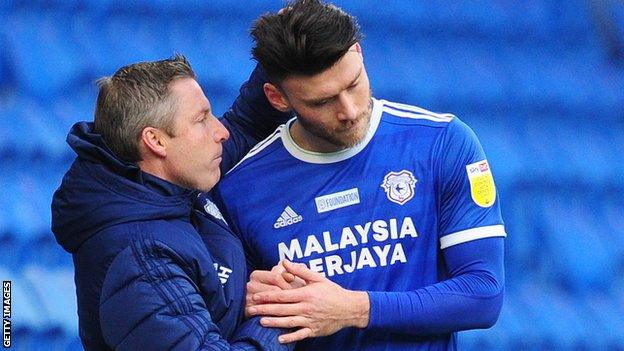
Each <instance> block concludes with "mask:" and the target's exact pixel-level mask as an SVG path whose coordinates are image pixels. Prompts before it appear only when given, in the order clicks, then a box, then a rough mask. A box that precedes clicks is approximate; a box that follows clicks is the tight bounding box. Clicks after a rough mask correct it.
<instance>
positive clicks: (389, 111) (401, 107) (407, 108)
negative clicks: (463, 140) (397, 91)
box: [377, 100, 457, 128]
mask: <svg viewBox="0 0 624 351" xmlns="http://www.w3.org/2000/svg"><path fill="white" fill-rule="evenodd" d="M377 102H378V103H379V104H380V105H381V111H382V122H385V123H390V124H395V125H421V126H429V127H434V128H447V127H448V126H449V124H451V123H452V122H453V120H455V119H456V118H457V117H455V116H454V115H452V114H450V113H437V112H432V111H429V110H427V109H424V108H422V107H418V106H415V105H409V104H404V103H398V102H392V101H387V100H377Z"/></svg>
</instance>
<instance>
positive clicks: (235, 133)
mask: <svg viewBox="0 0 624 351" xmlns="http://www.w3.org/2000/svg"><path fill="white" fill-rule="evenodd" d="M266 82H267V78H266V74H265V73H264V70H263V69H262V68H261V67H260V65H256V68H255V69H254V71H253V72H252V74H251V76H250V77H249V80H248V81H247V82H246V83H244V84H243V85H242V86H241V88H240V94H239V95H238V97H237V98H236V100H235V101H234V103H233V104H232V106H231V107H230V109H229V110H228V111H227V112H226V113H225V114H224V115H223V116H222V117H221V119H220V120H221V123H223V125H224V126H225V127H226V128H227V129H228V131H229V132H230V138H229V139H228V140H227V141H226V142H225V143H224V144H223V161H222V162H221V174H225V173H227V171H229V170H230V169H231V168H232V167H233V166H234V165H235V164H236V163H238V161H240V160H241V159H242V158H243V156H245V155H246V154H247V152H248V151H249V150H250V149H251V148H252V147H253V146H254V145H256V144H257V143H259V142H260V141H262V140H263V139H264V138H267V137H268V136H269V135H270V134H271V133H273V132H274V131H275V129H277V127H279V126H280V125H281V124H284V123H286V121H288V119H289V118H291V117H292V116H294V115H293V114H292V113H290V112H285V113H284V112H279V111H278V110H276V109H274V108H273V106H271V104H270V103H269V101H268V100H267V98H266V96H265V95H264V90H263V85H264V83H266Z"/></svg>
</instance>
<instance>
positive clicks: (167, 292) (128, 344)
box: [100, 237, 289, 350]
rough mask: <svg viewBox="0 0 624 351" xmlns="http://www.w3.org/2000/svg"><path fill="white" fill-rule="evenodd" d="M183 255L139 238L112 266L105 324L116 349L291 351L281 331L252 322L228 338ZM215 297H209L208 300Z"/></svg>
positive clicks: (109, 341)
mask: <svg viewBox="0 0 624 351" xmlns="http://www.w3.org/2000/svg"><path fill="white" fill-rule="evenodd" d="M181 262H182V259H181V257H180V256H179V255H178V254H177V253H176V252H175V251H174V250H172V249H171V248H170V247H168V246H167V245H165V244H164V243H161V242H158V241H155V240H154V239H153V238H151V237H147V238H138V239H134V240H133V241H131V244H130V245H129V246H128V247H126V248H125V249H124V250H122V251H121V252H120V253H119V254H118V255H117V256H116V257H115V259H114V260H113V262H112V263H111V265H110V267H109V269H108V271H107V274H106V278H105V280H104V283H103V286H102V294H101V299H100V325H101V328H102V334H103V337H104V340H105V341H106V343H107V344H108V345H109V346H110V347H111V348H113V349H115V350H289V347H288V346H284V345H280V344H279V342H278V341H277V337H278V336H279V334H280V331H279V330H278V329H270V328H262V327H260V325H259V323H258V321H257V320H254V319H252V320H249V321H247V322H245V323H243V324H242V325H240V326H239V328H238V329H237V330H236V332H235V334H234V336H233V337H232V338H231V340H229V341H228V340H225V339H224V338H223V336H222V335H221V334H220V331H219V328H218V326H217V325H216V324H215V322H214V321H213V320H212V318H211V315H210V312H209V310H208V308H207V307H206V302H205V300H204V297H202V296H201V294H200V292H199V291H198V288H197V285H196V284H195V282H194V280H193V279H192V275H199V274H201V273H198V272H194V273H193V272H187V271H186V270H185V269H183V268H182V267H183V264H182V263H181ZM208 299H209V297H208Z"/></svg>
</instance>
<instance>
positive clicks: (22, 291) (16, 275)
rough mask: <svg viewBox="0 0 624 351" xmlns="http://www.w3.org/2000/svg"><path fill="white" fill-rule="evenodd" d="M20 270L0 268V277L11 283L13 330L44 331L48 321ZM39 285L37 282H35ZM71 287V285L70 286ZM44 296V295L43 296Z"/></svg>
mask: <svg viewBox="0 0 624 351" xmlns="http://www.w3.org/2000/svg"><path fill="white" fill-rule="evenodd" d="M20 271H21V270H16V269H12V268H11V267H6V266H0V277H2V279H3V280H10V281H11V299H12V300H11V308H12V316H11V322H12V323H13V327H14V328H15V330H16V331H17V330H19V329H23V330H24V331H25V332H26V333H33V332H37V331H41V330H44V329H45V328H46V327H47V326H48V324H49V319H48V315H47V314H46V313H45V311H43V310H42V308H43V306H42V305H41V302H40V300H39V297H38V296H37V295H36V294H34V293H33V291H34V290H33V285H32V282H31V281H29V280H27V279H26V278H25V277H24V276H23V275H22V274H21V272H20ZM35 284H39V282H35ZM72 285H73V284H72ZM44 296H46V295H44Z"/></svg>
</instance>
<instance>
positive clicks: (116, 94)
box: [94, 54, 196, 163]
mask: <svg viewBox="0 0 624 351" xmlns="http://www.w3.org/2000/svg"><path fill="white" fill-rule="evenodd" d="M178 78H193V79H196V77H195V73H194V72H193V69H192V68H191V65H190V63H189V62H188V60H187V59H186V57H184V56H182V55H179V54H176V55H175V56H174V57H172V58H170V59H166V60H161V61H153V62H139V63H135V64H131V65H128V66H125V67H122V68H120V69H119V70H118V71H117V72H115V74H113V75H112V76H111V77H103V78H101V79H99V80H98V81H97V84H98V87H99V93H98V97H97V104H96V108H95V118H94V132H96V133H99V134H100V135H102V138H103V139H104V141H105V142H106V145H107V146H108V147H109V148H110V149H111V150H112V151H113V152H114V153H115V155H116V156H117V157H119V158H120V159H121V160H122V161H124V162H128V163H137V162H139V161H141V154H140V152H139V139H140V137H141V133H142V132H143V129H145V128H146V127H154V128H160V129H162V130H164V131H165V132H166V133H167V134H169V135H171V136H173V135H175V130H174V125H175V124H174V119H173V117H174V113H175V110H176V103H175V101H172V99H171V98H170V94H169V85H170V84H171V82H172V81H173V80H175V79H178Z"/></svg>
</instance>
